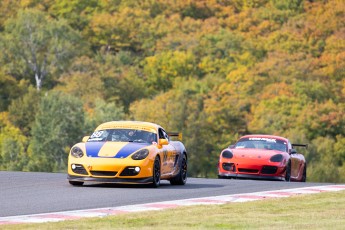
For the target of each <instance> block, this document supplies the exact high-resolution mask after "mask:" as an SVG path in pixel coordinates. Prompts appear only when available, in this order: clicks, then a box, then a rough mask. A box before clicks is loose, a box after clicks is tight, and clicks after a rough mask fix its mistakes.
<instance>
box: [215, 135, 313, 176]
mask: <svg viewBox="0 0 345 230" xmlns="http://www.w3.org/2000/svg"><path fill="white" fill-rule="evenodd" d="M295 146H300V147H307V146H308V145H306V144H291V143H290V141H289V140H288V139H287V138H284V137H280V136H273V135H246V136H243V137H241V138H240V139H239V140H238V141H237V143H236V144H235V145H230V146H229V147H228V148H226V149H224V150H223V151H222V152H221V154H220V156H219V163H218V178H248V179H264V180H282V181H300V182H305V181H306V179H307V163H306V160H305V158H304V156H303V155H302V154H299V153H297V151H296V150H295V149H294V147H295Z"/></svg>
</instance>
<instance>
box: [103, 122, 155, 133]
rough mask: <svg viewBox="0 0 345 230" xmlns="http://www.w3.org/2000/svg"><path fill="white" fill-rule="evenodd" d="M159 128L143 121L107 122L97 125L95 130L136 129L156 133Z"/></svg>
mask: <svg viewBox="0 0 345 230" xmlns="http://www.w3.org/2000/svg"><path fill="white" fill-rule="evenodd" d="M160 127H161V126H159V125H157V124H154V123H151V122H143V121H109V122H106V123H103V124H101V125H99V126H98V127H97V128H96V130H104V129H137V130H145V131H149V132H154V133H157V130H158V128H160Z"/></svg>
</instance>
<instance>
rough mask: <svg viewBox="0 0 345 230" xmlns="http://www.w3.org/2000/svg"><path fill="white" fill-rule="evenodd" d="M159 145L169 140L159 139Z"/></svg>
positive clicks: (166, 143)
mask: <svg viewBox="0 0 345 230" xmlns="http://www.w3.org/2000/svg"><path fill="white" fill-rule="evenodd" d="M158 144H159V145H168V144H169V141H168V140H167V139H159V143H158Z"/></svg>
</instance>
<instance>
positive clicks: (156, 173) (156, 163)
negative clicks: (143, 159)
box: [152, 156, 161, 188]
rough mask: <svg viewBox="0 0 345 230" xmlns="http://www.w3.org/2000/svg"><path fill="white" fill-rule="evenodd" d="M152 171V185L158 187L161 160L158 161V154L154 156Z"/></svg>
mask: <svg viewBox="0 0 345 230" xmlns="http://www.w3.org/2000/svg"><path fill="white" fill-rule="evenodd" d="M152 171H153V177H152V179H153V183H152V187H154V188H157V187H159V185H160V183H161V161H160V159H159V157H158V156H157V157H156V158H155V161H154V163H153V170H152Z"/></svg>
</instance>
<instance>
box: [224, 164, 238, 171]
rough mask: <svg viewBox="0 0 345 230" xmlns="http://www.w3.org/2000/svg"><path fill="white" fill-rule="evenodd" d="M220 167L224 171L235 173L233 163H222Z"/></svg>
mask: <svg viewBox="0 0 345 230" xmlns="http://www.w3.org/2000/svg"><path fill="white" fill-rule="evenodd" d="M222 167H223V169H224V170H226V171H235V166H234V163H223V164H222Z"/></svg>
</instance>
